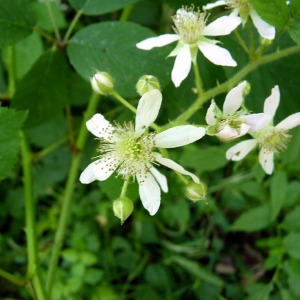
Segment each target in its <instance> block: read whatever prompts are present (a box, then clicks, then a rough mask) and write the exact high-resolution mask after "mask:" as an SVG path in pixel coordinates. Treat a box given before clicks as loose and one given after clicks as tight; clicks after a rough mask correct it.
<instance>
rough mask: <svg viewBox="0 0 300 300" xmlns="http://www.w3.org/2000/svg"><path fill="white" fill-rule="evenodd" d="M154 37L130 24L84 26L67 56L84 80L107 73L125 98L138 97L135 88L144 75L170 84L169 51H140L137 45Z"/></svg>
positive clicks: (145, 30)
mask: <svg viewBox="0 0 300 300" xmlns="http://www.w3.org/2000/svg"><path fill="white" fill-rule="evenodd" d="M149 36H153V33H152V32H151V31H150V30H149V29H146V28H144V27H142V26H140V25H136V24H133V23H129V22H126V23H124V22H102V23H98V24H93V25H90V26H87V27H85V28H84V29H82V30H80V31H78V32H77V33H76V34H75V36H74V37H73V38H72V39H71V40H70V43H69V46H68V49H67V51H68V55H69V58H70V61H71V63H72V65H73V66H74V68H75V69H76V71H77V72H78V73H79V74H80V75H81V76H82V77H83V78H85V79H88V78H91V77H92V76H93V75H94V74H95V72H96V70H99V71H105V72H108V73H109V74H110V75H112V77H113V78H114V80H115V88H116V90H117V91H118V92H119V93H120V94H121V95H122V96H123V97H135V96H137V93H136V91H135V85H136V83H137V81H138V79H139V77H141V76H142V75H145V74H150V75H153V76H156V77H158V79H159V80H160V82H161V84H163V81H164V80H166V79H167V80H168V82H169V81H170V73H169V72H170V69H171V65H170V64H171V63H172V62H171V60H166V59H165V56H166V55H167V54H168V52H166V49H154V50H151V52H149V51H144V50H140V49H138V48H137V47H136V43H138V42H140V41H142V40H143V39H145V38H147V37H149Z"/></svg>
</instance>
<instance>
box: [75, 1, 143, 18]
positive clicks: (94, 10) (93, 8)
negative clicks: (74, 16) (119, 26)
mask: <svg viewBox="0 0 300 300" xmlns="http://www.w3.org/2000/svg"><path fill="white" fill-rule="evenodd" d="M138 1H140V0H113V1H111V0H101V1H99V0H69V2H70V4H71V5H72V6H73V7H74V8H75V9H77V10H80V11H82V13H83V14H85V15H103V14H106V13H109V12H112V11H115V10H118V9H120V8H123V7H125V6H127V5H129V4H132V3H135V2H138Z"/></svg>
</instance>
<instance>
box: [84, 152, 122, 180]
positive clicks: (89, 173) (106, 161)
mask: <svg viewBox="0 0 300 300" xmlns="http://www.w3.org/2000/svg"><path fill="white" fill-rule="evenodd" d="M118 165H119V162H118V161H117V159H116V158H115V157H113V156H111V155H110V157H108V156H107V155H106V156H105V155H104V156H103V157H102V158H101V159H99V160H96V161H94V162H92V163H91V164H89V165H88V166H87V167H86V168H85V170H84V171H83V172H82V173H81V175H80V177H79V180H80V182H81V183H85V184H88V183H91V182H93V181H94V180H100V181H103V180H106V179H107V178H108V177H109V176H110V175H111V174H112V173H113V172H114V171H115V169H116V168H117V166H118Z"/></svg>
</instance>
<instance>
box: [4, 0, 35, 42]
mask: <svg viewBox="0 0 300 300" xmlns="http://www.w3.org/2000/svg"><path fill="white" fill-rule="evenodd" d="M34 24H35V17H34V15H33V13H32V12H31V10H30V6H29V1H28V0H1V1H0V47H5V46H9V45H12V44H15V43H17V42H18V41H20V40H22V39H24V38H26V37H27V36H28V35H30V34H31V32H32V29H33V26H34Z"/></svg>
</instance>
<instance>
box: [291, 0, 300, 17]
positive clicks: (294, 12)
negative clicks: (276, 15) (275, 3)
mask: <svg viewBox="0 0 300 300" xmlns="http://www.w3.org/2000/svg"><path fill="white" fill-rule="evenodd" d="M290 5H291V16H292V17H293V18H294V19H297V18H300V1H297V0H293V1H291V4H290Z"/></svg>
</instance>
